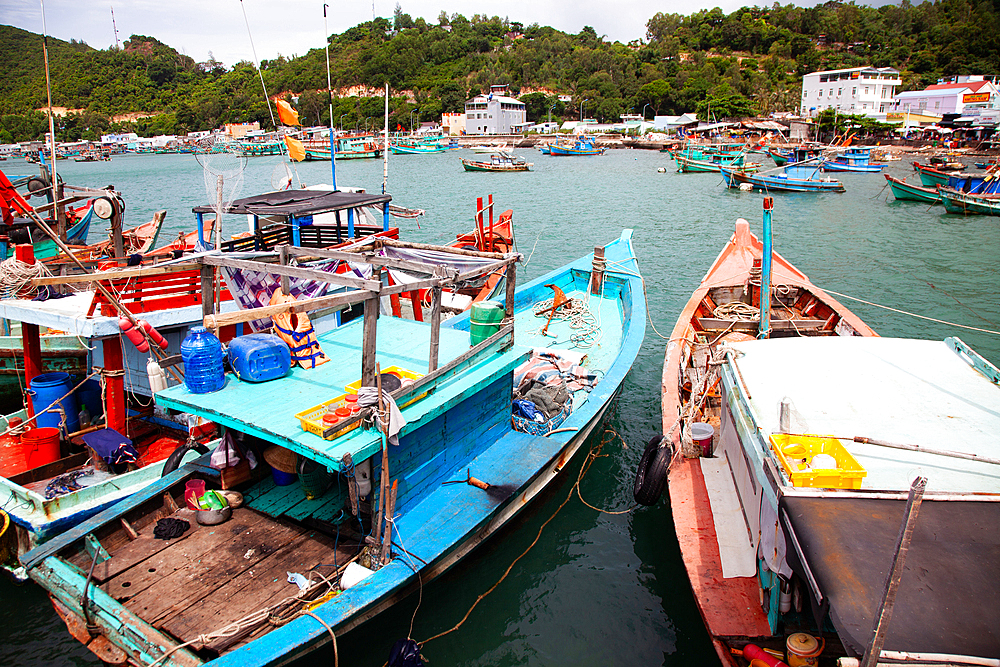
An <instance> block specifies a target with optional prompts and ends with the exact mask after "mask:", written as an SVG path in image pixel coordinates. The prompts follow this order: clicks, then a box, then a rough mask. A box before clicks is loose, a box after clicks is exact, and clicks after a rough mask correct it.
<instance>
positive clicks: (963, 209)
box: [938, 188, 1000, 216]
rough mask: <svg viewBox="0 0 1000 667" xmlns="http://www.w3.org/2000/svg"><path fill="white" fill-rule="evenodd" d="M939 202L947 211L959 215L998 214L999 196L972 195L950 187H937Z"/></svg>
mask: <svg viewBox="0 0 1000 667" xmlns="http://www.w3.org/2000/svg"><path fill="white" fill-rule="evenodd" d="M938 194H939V195H940V197H941V203H942V204H944V207H945V210H947V211H948V213H958V214H961V215H993V216H997V215H1000V196H996V195H991V196H983V195H974V194H968V193H965V192H958V191H957V190H953V189H951V188H938Z"/></svg>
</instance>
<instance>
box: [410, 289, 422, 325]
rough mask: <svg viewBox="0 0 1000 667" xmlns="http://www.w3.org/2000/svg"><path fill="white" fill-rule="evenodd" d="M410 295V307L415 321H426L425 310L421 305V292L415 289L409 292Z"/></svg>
mask: <svg viewBox="0 0 1000 667" xmlns="http://www.w3.org/2000/svg"><path fill="white" fill-rule="evenodd" d="M408 293H409V295H410V306H411V307H412V308H413V319H414V320H416V321H417V322H423V321H424V310H423V307H422V306H421V305H420V290H418V289H413V290H410V291H409V292H408Z"/></svg>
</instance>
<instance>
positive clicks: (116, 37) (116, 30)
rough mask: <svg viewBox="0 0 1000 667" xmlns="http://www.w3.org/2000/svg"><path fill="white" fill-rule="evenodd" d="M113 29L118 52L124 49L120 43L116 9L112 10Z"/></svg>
mask: <svg viewBox="0 0 1000 667" xmlns="http://www.w3.org/2000/svg"><path fill="white" fill-rule="evenodd" d="M111 27H112V28H114V30H115V50H116V51H118V50H120V49H121V48H122V47H121V46H120V45H119V43H118V26H117V25H116V24H115V8H114V7H112V8H111Z"/></svg>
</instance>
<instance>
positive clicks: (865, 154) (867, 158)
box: [823, 147, 885, 173]
mask: <svg viewBox="0 0 1000 667" xmlns="http://www.w3.org/2000/svg"><path fill="white" fill-rule="evenodd" d="M883 169H885V165H884V164H875V163H873V162H872V161H871V149H870V148H861V147H855V148H846V149H844V150H841V151H838V152H837V153H836V154H835V155H834V156H833V157H829V158H826V157H825V158H823V171H854V172H861V173H879V172H881V171H882V170H883Z"/></svg>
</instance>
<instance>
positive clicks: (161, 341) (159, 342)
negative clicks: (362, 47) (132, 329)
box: [136, 320, 167, 350]
mask: <svg viewBox="0 0 1000 667" xmlns="http://www.w3.org/2000/svg"><path fill="white" fill-rule="evenodd" d="M136 322H137V324H138V325H139V326H140V327H142V328H143V329H144V330H145V331H146V333H147V334H148V335H149V337H150V338H151V339H152V341H153V342H154V343H156V346H157V347H158V348H160V349H161V350H166V349H167V339H166V338H164V337H163V335H162V334H161V333H160V332H159V331H157V330H156V329H154V328H153V325H152V324H150V323H149V322H147V321H146V320H137V321H136Z"/></svg>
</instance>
